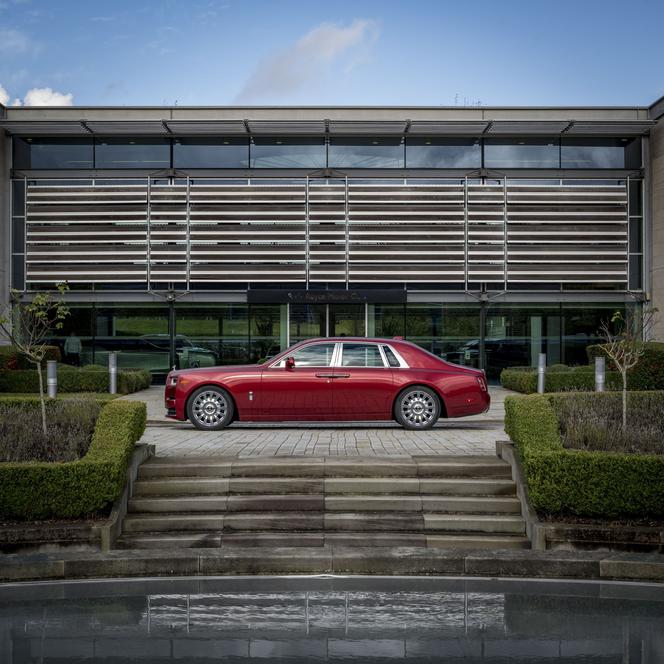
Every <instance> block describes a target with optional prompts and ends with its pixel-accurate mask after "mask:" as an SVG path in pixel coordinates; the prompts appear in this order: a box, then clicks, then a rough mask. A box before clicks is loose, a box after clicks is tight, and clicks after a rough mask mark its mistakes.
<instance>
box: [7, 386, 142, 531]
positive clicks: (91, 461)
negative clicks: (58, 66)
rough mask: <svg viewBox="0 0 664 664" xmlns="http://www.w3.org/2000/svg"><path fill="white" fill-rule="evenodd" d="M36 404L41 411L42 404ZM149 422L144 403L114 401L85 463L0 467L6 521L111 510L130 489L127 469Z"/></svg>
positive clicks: (104, 412) (98, 427)
mask: <svg viewBox="0 0 664 664" xmlns="http://www.w3.org/2000/svg"><path fill="white" fill-rule="evenodd" d="M20 401H21V403H22V404H24V403H25V401H26V400H25V399H22V400H20ZM32 401H33V404H34V408H35V409H37V408H38V400H37V399H33V400H32ZM145 419H146V408H145V404H144V403H142V402H140V401H112V402H110V403H107V404H106V405H105V406H104V407H103V408H102V410H101V412H100V414H99V418H98V419H97V423H96V426H95V431H94V434H93V436H92V443H91V444H90V448H89V450H88V453H87V454H86V455H85V456H84V457H83V458H82V459H79V460H77V461H71V462H67V463H42V462H32V463H0V517H2V518H5V519H18V520H35V519H53V518H57V519H60V518H80V517H85V516H90V515H93V514H95V513H98V512H100V511H101V510H105V509H108V508H109V506H110V505H111V504H112V503H113V501H114V500H115V499H116V498H117V497H118V496H119V495H120V493H121V492H122V489H123V488H124V484H125V476H126V472H127V465H128V463H129V459H130V458H131V455H132V453H133V451H134V444H135V443H136V441H137V440H138V439H139V438H140V437H141V436H142V435H143V431H144V430H145Z"/></svg>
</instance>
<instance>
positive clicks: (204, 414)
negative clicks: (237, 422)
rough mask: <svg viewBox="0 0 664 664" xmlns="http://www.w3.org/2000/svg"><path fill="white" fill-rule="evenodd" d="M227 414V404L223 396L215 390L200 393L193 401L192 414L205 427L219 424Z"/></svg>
mask: <svg viewBox="0 0 664 664" xmlns="http://www.w3.org/2000/svg"><path fill="white" fill-rule="evenodd" d="M227 412H228V402H227V401H226V399H225V398H224V395H223V394H221V393H220V392H217V391H216V390H206V391H205V392H201V393H200V394H199V395H198V396H196V398H195V399H194V403H193V405H192V414H193V416H194V417H195V418H196V420H198V422H200V423H201V424H203V425H204V426H206V427H210V426H215V425H217V424H220V423H221V422H222V421H223V420H224V419H225V417H226V413H227Z"/></svg>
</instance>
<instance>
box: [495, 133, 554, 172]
mask: <svg viewBox="0 0 664 664" xmlns="http://www.w3.org/2000/svg"><path fill="white" fill-rule="evenodd" d="M559 163H560V147H559V143H558V139H557V138H551V139H539V138H519V139H502V138H500V139H499V138H487V139H485V140H484V166H485V167H486V168H558V165H559Z"/></svg>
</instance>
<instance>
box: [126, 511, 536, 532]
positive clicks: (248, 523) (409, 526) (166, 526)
mask: <svg viewBox="0 0 664 664" xmlns="http://www.w3.org/2000/svg"><path fill="white" fill-rule="evenodd" d="M210 530H216V531H219V532H220V533H221V532H228V531H235V532H239V531H257V530H258V531H288V532H305V531H325V532H338V531H356V532H376V531H379V532H416V533H426V534H428V533H430V532H443V533H444V532H447V533H456V532H473V533H510V534H523V533H524V532H525V524H524V521H523V519H522V518H521V517H520V516H516V515H514V516H512V515H504V514H487V515H484V514H481V515H477V514H438V513H426V512H425V513H422V512H419V513H416V512H336V513H335V512H225V513H210V512H205V513H191V512H190V513H182V514H139V515H136V514H132V515H130V516H128V517H127V518H126V519H125V521H124V526H123V532H125V533H136V532H161V531H199V532H200V531H210Z"/></svg>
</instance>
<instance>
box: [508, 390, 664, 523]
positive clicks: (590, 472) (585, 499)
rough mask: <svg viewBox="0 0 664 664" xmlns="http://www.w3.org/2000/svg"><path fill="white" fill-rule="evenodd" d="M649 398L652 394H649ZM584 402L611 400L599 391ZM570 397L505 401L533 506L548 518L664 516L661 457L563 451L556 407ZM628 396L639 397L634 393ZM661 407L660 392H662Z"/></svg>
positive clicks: (663, 462) (611, 396)
mask: <svg viewBox="0 0 664 664" xmlns="http://www.w3.org/2000/svg"><path fill="white" fill-rule="evenodd" d="M650 396H652V393H650ZM587 397H588V398H591V397H592V398H597V399H613V400H615V401H616V407H617V408H619V399H620V396H619V395H617V394H610V393H601V394H593V395H587ZM576 398H578V395H574V394H542V395H540V394H533V395H528V396H509V397H507V398H506V399H505V431H506V432H507V434H508V435H509V437H510V438H511V439H512V440H513V441H514V443H515V445H516V447H517V449H518V451H519V456H520V458H521V462H522V464H523V470H524V474H525V476H526V480H527V483H528V491H529V493H530V499H531V501H532V504H533V506H534V508H535V509H536V510H537V511H538V512H540V513H545V514H549V515H570V514H571V515H575V516H582V517H603V518H619V517H632V516H639V517H643V516H651V517H658V518H661V517H663V516H664V490H663V488H662V487H664V454H662V455H640V454H616V453H612V452H587V451H582V450H567V449H565V448H564V447H563V445H562V442H561V438H560V426H559V420H558V416H557V414H556V404H557V403H560V400H561V399H576ZM630 398H637V399H638V398H639V393H638V392H634V393H632V394H631V395H630ZM662 399H663V407H664V394H662Z"/></svg>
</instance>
